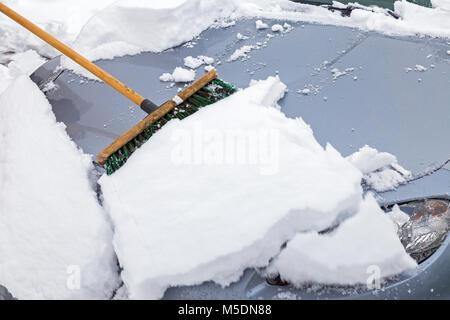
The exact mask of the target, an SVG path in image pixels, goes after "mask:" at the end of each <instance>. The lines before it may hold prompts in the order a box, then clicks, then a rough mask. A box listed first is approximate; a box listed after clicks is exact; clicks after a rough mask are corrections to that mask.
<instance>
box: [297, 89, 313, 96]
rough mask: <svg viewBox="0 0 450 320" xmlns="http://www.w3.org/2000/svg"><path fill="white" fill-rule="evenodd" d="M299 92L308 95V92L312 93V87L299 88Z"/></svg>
mask: <svg viewBox="0 0 450 320" xmlns="http://www.w3.org/2000/svg"><path fill="white" fill-rule="evenodd" d="M297 92H298V93H301V94H303V95H305V96H307V95H308V94H310V93H311V89H308V88H305V89H301V90H298V91H297Z"/></svg>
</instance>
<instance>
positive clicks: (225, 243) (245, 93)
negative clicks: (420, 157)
mask: <svg viewBox="0 0 450 320" xmlns="http://www.w3.org/2000/svg"><path fill="white" fill-rule="evenodd" d="M285 90H286V86H285V85H284V84H282V83H281V81H280V80H279V79H278V77H269V78H268V79H267V80H263V81H252V83H251V86H250V87H249V88H247V89H245V90H241V91H239V92H237V93H235V94H234V95H232V96H230V97H228V98H227V99H224V100H222V101H220V102H218V103H216V104H214V105H211V106H208V107H207V108H204V109H202V110H200V111H199V112H197V113H195V114H194V115H192V116H190V117H188V118H186V119H184V120H183V121H178V120H173V121H171V122H169V123H168V124H167V125H165V126H164V127H163V128H162V129H161V130H160V131H158V133H156V134H155V135H154V136H153V137H152V139H151V140H149V141H148V142H147V143H146V144H145V145H143V146H142V147H141V148H140V149H139V150H138V151H136V152H135V154H134V155H133V157H132V158H130V159H129V161H128V162H127V163H126V164H125V165H124V166H123V167H122V168H121V169H120V170H119V171H117V172H116V173H115V174H114V175H111V176H103V177H101V179H100V181H99V183H100V185H101V187H102V190H103V193H104V201H105V202H104V204H105V207H106V208H107V210H108V212H109V213H110V215H111V218H112V220H113V223H114V226H115V234H114V240H113V241H114V247H115V249H116V252H117V254H118V257H119V261H120V264H121V266H122V267H123V272H122V278H123V280H124V282H125V284H126V286H127V289H128V292H129V294H130V297H131V298H137V299H138V298H153V299H154V298H160V297H161V296H162V295H163V293H164V291H165V289H166V288H168V287H170V286H177V285H193V284H200V283H202V282H204V281H208V280H212V281H215V282H217V283H219V284H221V285H223V286H226V285H228V284H230V283H231V282H234V281H237V280H238V279H239V278H240V276H241V275H242V273H243V271H244V270H245V269H246V268H256V267H264V266H267V264H268V263H269V260H270V259H271V258H272V257H274V256H275V255H276V254H278V252H279V250H280V247H281V245H282V244H283V243H284V242H285V241H286V240H288V239H289V238H290V237H292V236H293V235H294V233H295V232H299V231H311V230H315V231H319V230H323V229H325V228H327V227H329V226H331V225H333V224H335V223H336V222H337V221H340V220H341V219H344V218H345V217H347V216H349V215H352V214H353V213H355V212H356V210H357V209H358V207H359V202H360V200H361V195H362V188H361V185H360V182H361V178H362V174H361V173H360V171H359V170H358V169H357V168H355V167H354V166H353V165H352V164H351V163H350V162H349V161H347V160H346V159H344V158H343V157H342V156H341V155H340V154H339V153H338V152H337V151H336V150H335V149H333V147H332V146H331V145H327V147H326V148H325V149H324V148H322V147H321V146H320V144H319V143H318V142H317V141H316V140H315V139H314V136H313V133H312V131H311V129H310V127H309V126H308V125H307V124H305V122H304V121H303V120H302V119H301V118H297V119H290V118H287V117H286V116H285V115H284V114H283V113H281V112H280V111H279V109H278V108H279V107H278V106H277V103H276V102H277V101H278V100H279V99H281V98H282V97H283V95H284V93H285ZM236 114H239V117H235V115H236ZM155 168H158V170H154V169H155ZM149 181H151V183H149ZM274 186H275V187H274ZM168 196H169V199H168ZM324 196H326V198H327V200H326V201H324ZM170 198H172V200H170ZM255 222H257V223H255Z"/></svg>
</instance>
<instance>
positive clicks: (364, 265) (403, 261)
mask: <svg viewBox="0 0 450 320" xmlns="http://www.w3.org/2000/svg"><path fill="white" fill-rule="evenodd" d="M416 265H417V264H416V262H415V261H414V259H412V258H411V257H410V256H409V255H407V254H406V253H405V249H404V248H403V245H402V244H401V242H400V239H399V238H398V236H397V235H396V228H395V226H394V224H393V223H392V221H391V220H390V219H389V217H388V216H387V215H386V214H385V213H384V212H383V211H382V210H381V209H380V207H379V206H378V204H377V202H376V201H375V199H374V198H373V197H372V196H371V195H368V196H367V197H366V199H364V200H363V201H362V202H361V205H360V208H359V210H358V213H357V214H356V215H355V216H353V217H351V218H349V219H347V220H346V221H344V222H343V223H342V224H341V225H340V226H339V227H338V228H337V230H335V231H333V232H332V233H330V234H323V235H320V234H319V233H317V232H308V233H299V234H297V235H296V236H295V237H294V238H293V239H292V240H290V241H289V242H288V243H287V246H286V248H285V249H284V250H283V251H282V252H281V253H280V255H279V256H278V257H277V258H276V259H275V260H274V261H273V263H271V265H270V266H269V268H268V269H267V271H266V273H268V274H279V275H280V277H281V279H282V280H285V281H289V282H291V283H293V284H295V285H301V284H303V283H305V282H318V283H322V284H341V285H349V284H350V285H354V284H366V283H367V281H368V279H371V278H370V275H371V272H373V271H372V270H377V271H379V274H378V276H379V277H380V278H384V277H389V276H393V275H396V274H398V273H400V272H402V271H404V270H409V269H412V268H414V267H416Z"/></svg>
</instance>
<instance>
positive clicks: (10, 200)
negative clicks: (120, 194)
mask: <svg viewBox="0 0 450 320" xmlns="http://www.w3.org/2000/svg"><path fill="white" fill-rule="evenodd" d="M0 123H1V125H0V147H1V149H2V150H3V151H4V152H1V153H0V284H2V285H4V286H5V287H7V288H8V290H9V291H10V292H11V293H12V295H13V296H14V297H16V298H19V299H107V298H110V297H111V295H112V294H113V291H114V289H115V288H116V287H118V268H117V264H116V258H115V254H114V252H113V247H112V245H111V241H112V230H111V227H110V224H109V222H108V218H107V217H106V214H105V212H104V211H103V209H102V207H101V206H100V205H99V204H98V202H97V198H96V194H95V192H94V191H93V189H92V186H91V185H90V181H89V177H88V173H89V171H90V170H91V169H92V168H91V166H92V160H91V158H90V157H89V156H86V155H84V154H83V153H82V152H81V151H79V150H78V149H77V147H76V145H75V144H74V143H73V142H72V141H71V140H70V139H69V137H68V136H67V134H66V132H65V127H64V125H62V124H61V123H57V122H56V119H55V116H54V114H53V113H52V111H51V106H50V104H49V103H48V101H47V100H46V98H45V96H44V94H43V93H42V92H41V91H40V90H39V89H38V88H37V86H36V85H35V84H34V83H33V82H32V81H31V80H30V79H29V78H28V77H27V76H19V77H18V78H17V79H16V80H14V81H13V82H12V83H11V85H10V86H9V87H8V88H7V89H6V90H5V92H4V93H3V94H2V95H1V96H0Z"/></svg>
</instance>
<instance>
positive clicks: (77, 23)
mask: <svg viewBox="0 0 450 320" xmlns="http://www.w3.org/2000/svg"><path fill="white" fill-rule="evenodd" d="M115 1H116V0H96V1H90V0H64V1H55V0H53V1H47V0H3V1H2V3H4V4H5V5H7V6H9V7H11V8H12V9H13V10H16V11H17V12H19V13H20V14H21V15H23V16H24V17H26V18H27V19H29V20H31V21H32V22H34V23H36V24H37V25H38V26H39V27H41V28H42V29H44V30H45V31H47V32H49V33H51V34H52V35H53V36H55V37H56V38H57V39H59V40H60V41H62V42H64V43H68V44H70V43H72V42H73V41H74V40H75V39H76V38H77V36H78V34H79V33H80V31H81V29H82V28H83V26H84V25H85V24H86V23H87V22H88V21H89V19H91V18H92V17H93V16H94V15H95V14H97V13H98V12H100V11H101V10H102V9H104V8H105V7H107V6H108V5H110V4H112V3H113V2H115ZM0 39H2V41H0V55H1V54H2V53H4V52H23V51H27V50H29V49H33V50H35V51H37V52H38V54H39V55H42V56H45V57H53V56H55V55H57V54H58V52H57V51H56V50H55V49H53V48H52V47H51V46H49V45H47V44H46V43H45V42H43V41H42V40H40V39H39V38H37V37H36V36H34V35H33V34H31V33H30V32H29V31H28V30H26V29H24V28H23V27H22V26H20V25H18V24H17V23H15V22H14V21H13V20H11V19H9V18H7V17H5V16H3V14H1V15H0Z"/></svg>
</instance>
